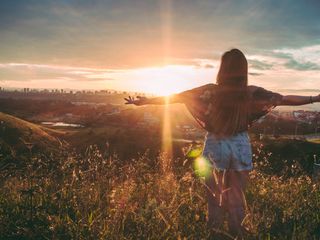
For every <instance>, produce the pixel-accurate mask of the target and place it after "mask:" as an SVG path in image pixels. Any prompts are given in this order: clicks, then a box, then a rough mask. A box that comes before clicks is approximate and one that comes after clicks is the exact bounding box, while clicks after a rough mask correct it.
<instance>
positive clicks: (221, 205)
mask: <svg viewBox="0 0 320 240" xmlns="http://www.w3.org/2000/svg"><path fill="white" fill-rule="evenodd" d="M125 100H126V101H127V102H126V104H135V105H138V106H140V105H145V104H166V103H168V100H166V98H165V97H156V98H144V97H138V99H134V98H132V97H130V96H129V97H128V98H125ZM319 101H320V95H318V96H294V95H287V96H283V95H281V94H279V93H275V92H271V91H268V90H266V89H264V88H261V87H257V86H248V63H247V59H246V57H245V56H244V54H243V53H242V52H241V51H240V50H238V49H232V50H230V51H227V52H225V53H224V54H223V55H222V58H221V64H220V69H219V72H218V74H217V79H216V84H207V85H204V86H201V87H198V88H194V89H191V90H188V91H185V92H182V93H179V94H175V95H172V96H170V97H169V102H170V103H184V104H185V105H186V106H187V108H188V110H189V111H190V113H191V114H192V115H193V117H194V118H195V119H196V120H197V122H198V123H199V124H200V125H201V126H202V127H203V128H204V129H205V130H207V135H206V139H205V144H204V148H203V153H202V155H203V157H205V158H206V159H208V161H209V163H210V167H211V168H212V174H211V175H210V176H207V177H206V179H205V180H206V186H207V199H208V226H209V227H210V228H212V229H219V228H221V227H222V225H223V221H224V214H225V213H228V226H229V231H230V233H231V234H233V235H235V236H242V235H243V233H244V232H245V228H244V226H243V220H244V217H245V209H246V200H245V195H244V191H245V187H246V183H247V180H248V174H249V172H250V170H252V152H251V144H250V139H249V136H248V132H247V131H248V128H249V127H250V126H251V125H252V123H253V122H254V121H256V120H258V119H259V118H260V117H262V116H264V115H265V114H267V113H268V112H269V111H270V110H271V109H272V108H274V107H276V106H279V105H303V104H309V103H313V102H319Z"/></svg>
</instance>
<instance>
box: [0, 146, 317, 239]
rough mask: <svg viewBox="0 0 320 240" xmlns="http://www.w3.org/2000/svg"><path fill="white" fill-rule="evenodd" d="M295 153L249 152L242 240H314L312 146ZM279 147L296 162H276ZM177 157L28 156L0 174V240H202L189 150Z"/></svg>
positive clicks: (201, 196) (199, 196)
mask: <svg viewBox="0 0 320 240" xmlns="http://www.w3.org/2000/svg"><path fill="white" fill-rule="evenodd" d="M301 144H304V143H302V142H290V144H289V143H282V145H281V147H279V148H278V149H277V148H274V146H273V145H272V144H271V145H270V144H268V143H267V144H265V145H264V144H263V143H259V142H255V143H254V152H255V154H254V158H255V170H254V171H253V172H252V173H251V175H250V178H251V180H250V182H251V183H250V185H249V188H248V190H247V192H246V195H247V204H248V208H247V216H246V218H245V224H246V226H247V227H248V228H249V229H250V232H251V233H250V234H248V235H247V236H246V239H320V211H319V209H320V186H319V184H317V183H315V182H312V179H311V177H310V173H311V168H312V158H313V155H312V153H314V152H315V151H316V150H317V148H318V145H317V144H315V145H311V146H309V149H308V148H305V151H304V152H303V154H301V153H299V152H297V151H299V149H301ZM274 145H275V144H274ZM284 146H287V148H290V146H291V148H290V149H287V150H289V151H290V152H291V154H295V156H296V159H293V158H290V156H289V155H287V156H282V158H281V159H279V155H278V153H279V149H283V147H284ZM292 146H293V147H292ZM196 147H199V146H193V147H192V148H193V149H196ZM270 148H272V149H274V153H271V152H270ZM294 149H296V150H294ZM182 151H183V152H184V153H185V156H186V157H177V158H173V159H171V158H169V157H168V156H166V154H165V153H159V155H158V156H157V157H152V156H150V154H149V153H148V152H145V153H144V154H140V156H138V157H137V158H132V159H127V161H123V160H120V159H119V157H118V156H117V154H116V153H115V152H111V151H108V149H107V150H106V151H101V150H99V148H98V147H97V146H95V145H92V146H88V147H87V149H86V151H85V153H84V154H82V155H79V154H77V153H73V152H72V151H66V150H65V149H64V148H61V149H60V152H59V153H54V154H41V153H36V152H35V153H33V150H32V148H31V149H30V151H29V153H28V155H26V158H24V159H23V162H22V163H21V164H20V165H19V168H18V169H17V168H15V167H10V166H9V167H3V166H2V169H1V170H2V171H1V190H0V236H1V237H0V238H1V239H209V238H210V237H212V233H210V231H208V229H207V228H206V195H205V186H204V183H203V178H202V177H201V169H200V170H199V169H195V168H194V160H195V158H194V157H190V155H188V152H190V148H189V147H185V148H183V149H182ZM299 154H300V155H299ZM188 156H189V157H188ZM279 160H280V161H281V164H278V163H279V162H278V161H279ZM303 162H311V164H310V163H309V164H307V165H303ZM275 166H277V167H275ZM219 236H220V237H219V238H213V239H231V238H230V236H228V234H227V232H221V233H220V235H219Z"/></svg>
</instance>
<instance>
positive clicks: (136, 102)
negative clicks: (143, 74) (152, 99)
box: [124, 96, 147, 106]
mask: <svg viewBox="0 0 320 240" xmlns="http://www.w3.org/2000/svg"><path fill="white" fill-rule="evenodd" d="M124 100H125V101H126V103H125V104H134V105H136V106H141V105H143V104H145V103H146V100H147V98H146V97H141V96H137V99H134V97H131V96H129V97H127V98H124Z"/></svg>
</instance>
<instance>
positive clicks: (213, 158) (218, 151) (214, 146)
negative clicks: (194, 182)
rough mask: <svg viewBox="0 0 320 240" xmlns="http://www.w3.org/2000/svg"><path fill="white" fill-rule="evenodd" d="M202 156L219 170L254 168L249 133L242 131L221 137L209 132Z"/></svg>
mask: <svg viewBox="0 0 320 240" xmlns="http://www.w3.org/2000/svg"><path fill="white" fill-rule="evenodd" d="M202 156H203V157H204V158H206V159H207V160H208V162H209V164H211V166H212V167H213V168H215V169H217V170H229V169H230V170H237V171H243V170H252V167H253V165H252V150H251V144H250V139H249V135H248V133H247V132H241V133H238V134H236V135H233V136H231V137H228V138H222V139H219V138H218V137H216V135H215V134H213V133H207V135H206V139H205V144H204V148H203V152H202Z"/></svg>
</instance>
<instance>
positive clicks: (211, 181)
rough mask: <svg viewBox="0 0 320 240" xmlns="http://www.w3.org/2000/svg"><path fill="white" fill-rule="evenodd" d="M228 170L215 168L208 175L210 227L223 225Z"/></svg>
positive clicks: (216, 227)
mask: <svg viewBox="0 0 320 240" xmlns="http://www.w3.org/2000/svg"><path fill="white" fill-rule="evenodd" d="M225 173H226V171H217V170H213V171H212V175H210V176H208V177H206V188H207V189H206V190H207V199H208V227H209V228H214V229H219V228H221V227H222V225H223V220H224V213H225V205H226V198H225V196H224V194H223V189H224V184H225V179H224V178H225Z"/></svg>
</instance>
